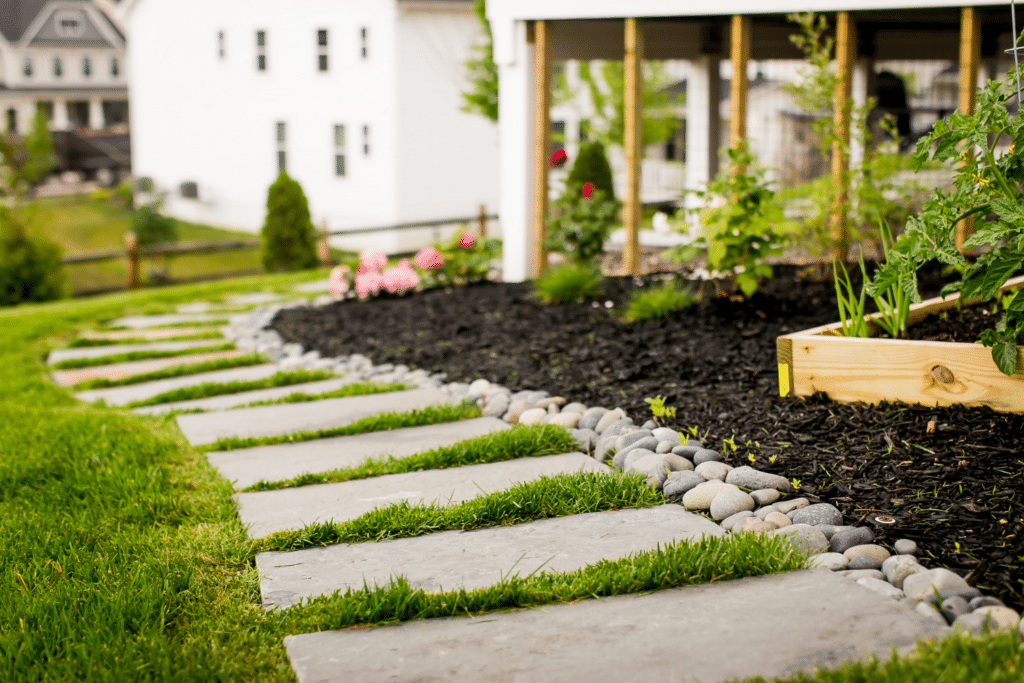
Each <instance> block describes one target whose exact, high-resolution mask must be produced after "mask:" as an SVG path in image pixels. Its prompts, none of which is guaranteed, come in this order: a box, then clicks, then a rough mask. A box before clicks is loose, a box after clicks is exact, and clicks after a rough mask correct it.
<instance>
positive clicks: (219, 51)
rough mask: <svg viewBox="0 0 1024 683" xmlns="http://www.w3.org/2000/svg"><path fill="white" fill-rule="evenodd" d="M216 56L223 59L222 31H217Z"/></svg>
mask: <svg viewBox="0 0 1024 683" xmlns="http://www.w3.org/2000/svg"><path fill="white" fill-rule="evenodd" d="M217 56H218V57H220V58H221V59H224V31H217Z"/></svg>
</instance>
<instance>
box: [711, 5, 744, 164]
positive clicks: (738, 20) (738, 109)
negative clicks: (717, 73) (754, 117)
mask: <svg viewBox="0 0 1024 683" xmlns="http://www.w3.org/2000/svg"><path fill="white" fill-rule="evenodd" d="M729 59H730V60H731V62H732V81H731V82H730V84H729V104H730V107H731V112H730V114H729V146H730V147H736V146H737V145H739V144H740V143H742V142H744V141H746V139H747V91H748V90H749V89H750V81H749V80H748V79H747V62H749V61H750V17H745V16H740V15H738V14H737V15H734V16H733V18H732V26H731V31H730V33H729ZM712 106H714V103H712Z"/></svg>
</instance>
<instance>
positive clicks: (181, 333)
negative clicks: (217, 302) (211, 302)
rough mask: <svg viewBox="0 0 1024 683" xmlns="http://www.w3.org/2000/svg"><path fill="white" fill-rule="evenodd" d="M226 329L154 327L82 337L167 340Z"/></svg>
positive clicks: (91, 332)
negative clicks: (168, 338)
mask: <svg viewBox="0 0 1024 683" xmlns="http://www.w3.org/2000/svg"><path fill="white" fill-rule="evenodd" d="M224 329H226V328H219V327H210V326H209V325H206V326H203V327H153V328H143V329H138V330H86V331H83V332H82V333H81V336H82V337H85V338H88V339H135V338H138V337H145V338H146V339H165V338H167V337H187V336H189V335H192V334H205V333H207V332H223V330H224ZM207 341H210V340H207ZM214 341H216V340H214Z"/></svg>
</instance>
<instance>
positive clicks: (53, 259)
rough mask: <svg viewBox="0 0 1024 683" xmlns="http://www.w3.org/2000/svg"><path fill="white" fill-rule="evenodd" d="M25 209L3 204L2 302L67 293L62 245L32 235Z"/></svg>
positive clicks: (0, 220) (0, 218) (0, 250)
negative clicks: (29, 230)
mask: <svg viewBox="0 0 1024 683" xmlns="http://www.w3.org/2000/svg"><path fill="white" fill-rule="evenodd" d="M26 223H27V219H26V217H25V214H24V212H23V210H22V209H18V210H12V209H9V208H7V207H5V206H0V305H3V306H13V305H15V304H17V303H20V302H22V301H49V300H51V299H60V298H63V297H65V296H67V295H68V291H69V290H68V282H67V278H66V277H65V274H64V266H63V264H62V263H61V260H60V246H59V245H57V244H56V243H54V242H50V241H48V240H46V239H43V238H41V237H37V236H32V235H30V234H29V232H28V228H27V226H26Z"/></svg>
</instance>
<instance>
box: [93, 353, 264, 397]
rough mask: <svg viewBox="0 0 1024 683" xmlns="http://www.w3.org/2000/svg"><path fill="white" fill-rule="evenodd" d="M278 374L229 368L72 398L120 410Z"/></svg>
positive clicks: (255, 368)
mask: <svg viewBox="0 0 1024 683" xmlns="http://www.w3.org/2000/svg"><path fill="white" fill-rule="evenodd" d="M277 372H278V367H277V365H276V364H274V363H264V364H261V365H247V366H245V367H243V368H230V369H228V370H214V371H213V372H201V373H199V374H197V375H183V376H182V377H168V378H167V379H158V380H155V381H153V382H142V383H140V384H129V385H127V386H123V387H111V388H109V389H89V390H88V391H80V392H78V393H77V394H75V398H77V399H80V400H82V401H99V400H100V399H103V400H104V401H106V402H107V405H110V406H123V405H127V404H129V403H132V402H133V401H144V400H146V399H147V398H153V397H154V396H159V395H160V394H163V393H166V392H168V391H174V390H175V389H181V388H182V387H194V386H198V385H200V384H207V383H226V382H249V381H253V380H258V379H266V378H267V377H271V376H273V375H274V374H275V373H277Z"/></svg>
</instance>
